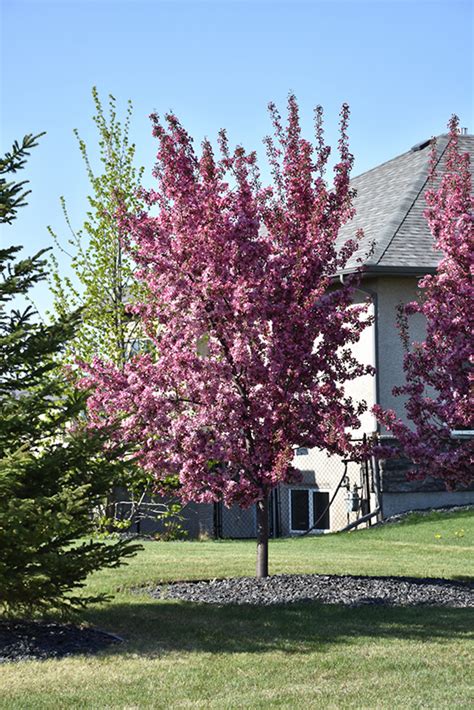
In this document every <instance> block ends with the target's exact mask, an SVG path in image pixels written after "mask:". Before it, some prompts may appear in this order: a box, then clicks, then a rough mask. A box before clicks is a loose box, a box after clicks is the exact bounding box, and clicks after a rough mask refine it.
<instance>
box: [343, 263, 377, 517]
mask: <svg viewBox="0 0 474 710" xmlns="http://www.w3.org/2000/svg"><path fill="white" fill-rule="evenodd" d="M339 279H340V281H341V283H342V284H343V283H344V274H340V275H339ZM355 289H356V290H357V291H361V292H362V293H365V294H367V295H368V296H369V297H370V299H371V300H372V303H373V306H374V329H373V334H372V362H373V363H374V367H375V379H374V400H375V402H374V403H375V404H380V374H379V362H380V358H379V302H378V293H377V291H374V290H373V289H371V288H369V287H368V286H361V285H358V286H356V287H355ZM372 433H373V434H377V435H378V434H379V433H380V424H379V422H378V420H377V419H376V420H375V432H372ZM372 464H373V467H374V487H375V493H376V496H377V510H378V511H380V519H383V501H382V491H381V486H380V469H379V463H378V460H377V459H376V458H375V457H374V456H373V457H372Z"/></svg>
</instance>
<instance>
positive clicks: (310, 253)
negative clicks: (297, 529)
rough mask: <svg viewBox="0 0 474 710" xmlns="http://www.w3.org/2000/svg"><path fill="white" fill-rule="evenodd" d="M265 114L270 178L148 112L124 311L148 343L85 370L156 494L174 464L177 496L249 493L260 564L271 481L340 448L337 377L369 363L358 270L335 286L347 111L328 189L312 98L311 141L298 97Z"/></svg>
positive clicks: (346, 252)
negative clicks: (149, 133)
mask: <svg viewBox="0 0 474 710" xmlns="http://www.w3.org/2000/svg"><path fill="white" fill-rule="evenodd" d="M270 113H271V116H272V120H273V126H274V136H273V137H272V138H270V137H269V138H267V139H266V140H265V143H266V147H267V154H268V159H269V162H270V166H271V171H272V174H273V184H272V186H271V187H266V188H263V187H262V186H261V183H260V179H259V173H258V169H257V159H256V155H255V153H247V152H246V151H245V150H244V149H243V148H242V147H237V148H236V149H235V150H234V151H230V150H229V145H228V141H227V137H226V134H225V132H224V131H222V132H221V133H220V137H219V157H218V158H216V157H215V156H214V153H213V149H212V147H211V144H210V143H209V142H208V141H207V140H205V141H204V142H203V144H202V149H201V151H200V154H199V155H198V154H196V152H195V150H194V148H193V144H192V139H191V138H190V136H189V135H188V134H187V133H186V131H185V130H184V128H183V127H182V125H181V124H180V123H179V121H178V120H177V118H176V117H175V116H174V115H173V114H170V115H167V116H166V117H165V121H164V122H161V121H160V120H159V118H158V117H157V116H156V115H153V116H152V117H151V119H152V122H153V133H154V135H155V136H156V138H157V139H158V145H159V148H158V154H157V163H156V168H155V171H154V175H155V177H156V179H157V185H156V188H155V189H153V190H150V191H149V192H148V193H147V195H146V200H147V202H148V204H149V205H150V206H153V207H154V211H155V215H156V216H152V215H151V214H142V215H140V216H139V217H137V216H135V215H133V214H123V215H122V216H121V221H122V225H123V226H124V227H125V229H123V230H122V231H123V232H125V233H127V234H129V235H131V236H130V243H129V245H128V246H129V248H130V249H132V250H133V256H134V260H135V262H136V263H137V264H138V270H137V273H136V277H137V278H138V279H139V280H140V281H141V282H143V283H144V285H145V286H146V290H147V293H148V297H147V299H146V301H144V302H143V303H139V304H138V305H134V306H133V309H132V311H133V314H134V317H135V318H138V319H140V321H141V323H142V324H143V329H144V331H145V333H146V336H147V338H148V339H149V340H150V341H152V342H153V344H154V348H153V350H154V353H155V354H154V355H152V354H150V353H144V354H140V355H137V356H136V357H134V358H133V359H132V360H131V361H129V362H128V363H127V364H126V366H125V368H124V369H123V370H122V371H120V370H118V369H117V368H116V367H115V366H114V365H113V364H111V363H107V362H101V361H99V360H96V361H95V362H93V363H92V366H89V367H85V375H84V378H83V385H84V386H87V387H90V386H91V385H92V386H93V387H94V391H93V394H92V396H91V397H90V399H89V411H90V416H91V420H92V423H93V425H94V426H99V427H100V426H101V424H102V423H107V424H110V423H112V422H113V423H114V424H115V425H117V424H119V432H120V436H121V437H122V438H123V439H125V440H126V441H127V442H134V443H135V444H136V447H137V455H138V457H139V460H140V462H141V464H142V465H143V466H144V467H145V469H147V470H149V471H151V472H152V473H153V475H154V477H155V480H156V489H157V491H158V492H159V491H160V490H162V489H163V487H164V486H165V483H166V481H168V480H170V477H173V476H174V477H179V484H180V488H179V490H180V495H181V498H182V499H183V501H189V500H193V501H198V502H213V501H219V500H222V501H223V502H224V503H225V504H226V505H227V506H231V505H233V504H237V505H239V506H241V507H248V506H250V505H252V504H256V508H257V533H258V539H257V576H258V577H263V576H266V575H267V574H268V496H269V493H270V492H271V491H272V489H273V488H274V487H275V486H278V485H279V484H280V483H290V482H292V481H296V480H298V477H299V474H298V472H297V470H296V469H295V468H294V466H293V456H294V450H295V448H296V447H298V446H306V447H322V448H325V449H327V450H328V451H329V452H333V453H339V454H347V452H348V451H349V449H350V446H351V444H350V437H349V434H348V428H355V427H357V426H358V425H359V415H360V414H361V413H362V411H364V409H365V404H364V403H355V402H353V401H352V400H351V398H350V397H348V396H347V395H346V394H345V392H344V385H345V383H346V382H347V381H348V380H351V379H353V378H355V377H358V376H360V375H363V374H365V373H366V372H367V371H368V369H369V368H367V367H365V366H363V365H361V364H359V363H358V362H357V361H356V360H355V359H354V357H353V356H352V354H351V349H350V348H351V344H352V343H354V342H355V341H357V340H358V338H359V336H360V334H361V331H362V330H363V328H364V327H365V325H366V324H367V323H368V317H367V315H366V306H365V305H352V303H351V301H352V295H353V285H354V283H353V282H348V283H345V284H343V285H341V284H339V283H338V284H337V288H334V286H333V282H334V275H335V274H336V272H337V271H338V270H340V269H342V268H343V267H344V265H345V263H346V262H347V260H348V258H349V257H350V256H351V254H352V253H353V252H354V250H355V249H356V247H357V243H356V240H354V241H351V242H348V243H346V244H345V246H344V247H343V248H342V249H339V250H338V249H336V238H337V236H338V232H339V229H340V227H341V225H342V224H343V223H345V222H346V221H347V220H348V219H350V217H351V216H352V214H353V209H352V205H351V199H352V194H351V189H350V186H349V174H350V170H351V166H352V162H353V158H352V155H351V154H350V152H349V148H348V138H347V124H348V117H349V109H348V107H347V106H346V105H344V106H343V108H342V112H341V123H340V139H339V159H338V162H337V163H336V165H335V167H334V181H333V186H332V187H331V189H329V187H328V185H327V184H326V182H325V180H324V178H323V175H324V171H325V166H326V163H327V160H328V157H329V153H330V149H329V147H328V146H327V145H326V144H325V141H324V136H323V127H322V110H321V108H318V109H316V140H315V144H314V145H313V144H312V143H311V142H310V141H308V140H306V139H305V138H303V137H302V135H301V128H300V122H299V117H298V106H297V103H296V100H295V98H294V97H293V96H291V97H290V98H289V104H288V121H287V123H286V125H283V124H282V121H281V118H280V116H279V114H278V112H277V110H276V108H275V106H274V105H270Z"/></svg>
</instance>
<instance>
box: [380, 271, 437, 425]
mask: <svg viewBox="0 0 474 710" xmlns="http://www.w3.org/2000/svg"><path fill="white" fill-rule="evenodd" d="M376 288H377V306H378V342H379V348H378V383H379V403H380V404H381V405H382V407H384V408H386V409H394V410H395V412H396V413H397V414H398V415H399V416H400V417H402V419H404V420H405V421H406V417H405V409H404V399H403V398H402V397H395V396H394V395H393V394H392V389H393V387H395V386H397V385H401V384H403V383H404V382H405V373H404V371H403V356H404V348H403V345H402V341H401V339H400V334H399V332H398V328H397V307H398V305H399V304H400V303H408V302H410V301H414V300H416V298H417V293H418V289H417V280H416V279H415V278H393V277H392V278H388V277H387V278H384V279H378V283H377V287H376ZM409 324H410V340H411V341H420V340H423V338H424V336H425V327H424V319H423V317H422V316H420V315H414V316H410V319H409Z"/></svg>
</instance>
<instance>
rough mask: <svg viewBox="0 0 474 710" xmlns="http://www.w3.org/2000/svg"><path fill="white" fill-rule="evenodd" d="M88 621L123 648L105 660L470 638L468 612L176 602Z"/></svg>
mask: <svg viewBox="0 0 474 710" xmlns="http://www.w3.org/2000/svg"><path fill="white" fill-rule="evenodd" d="M87 620H88V621H89V622H90V623H92V624H94V625H95V626H97V627H99V628H100V629H103V630H105V631H109V632H112V633H114V634H119V635H120V636H122V637H123V638H124V641H125V643H123V644H121V645H120V646H116V647H113V648H111V649H110V650H108V651H106V653H107V654H108V655H117V654H142V655H144V656H147V657H156V656H162V655H163V654H166V653H169V652H173V651H179V652H189V653H192V652H205V653H220V654H222V653H228V654H234V653H256V654H259V653H265V652H271V651H280V652H283V653H287V654H293V653H314V652H324V651H326V650H328V649H329V648H330V647H332V646H334V645H347V646H350V645H351V644H355V643H358V642H360V639H361V638H365V639H367V642H373V641H374V640H378V639H387V640H390V639H393V640H395V639H399V640H414V641H419V642H423V641H430V640H440V639H441V640H442V639H446V640H448V639H450V640H453V639H463V638H468V637H469V629H470V628H472V624H473V621H474V610H471V609H451V608H444V607H388V606H381V605H370V606H369V605H368V606H363V607H345V606H339V605H323V604H318V603H314V602H304V603H298V604H293V605H286V606H273V607H253V606H237V605H229V606H217V605H212V604H197V603H190V602H179V601H171V600H165V601H157V600H153V599H150V601H143V600H142V599H140V600H138V599H137V600H136V601H133V602H130V603H113V602H112V603H111V604H109V605H108V606H107V607H102V608H95V609H91V610H90V611H89V612H88V614H87Z"/></svg>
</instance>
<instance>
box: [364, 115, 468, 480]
mask: <svg viewBox="0 0 474 710" xmlns="http://www.w3.org/2000/svg"><path fill="white" fill-rule="evenodd" d="M449 129H450V131H449V144H448V147H447V149H446V154H447V157H446V163H445V168H444V171H443V175H442V177H441V180H440V181H439V178H437V177H436V175H435V171H434V165H435V163H436V147H435V146H433V154H432V155H433V159H432V165H433V169H432V180H433V187H432V188H431V189H430V190H429V191H428V192H427V195H426V200H427V209H426V211H425V217H426V219H427V220H428V224H429V226H430V229H431V232H432V234H433V238H434V241H435V245H436V248H437V249H438V250H439V251H440V252H441V253H442V259H441V261H440V263H439V265H438V268H437V270H436V273H435V274H434V275H432V276H426V277H425V278H424V279H423V280H422V281H421V282H420V288H421V299H420V302H419V303H418V302H414V303H409V304H407V305H406V306H405V307H403V308H402V309H401V311H400V319H399V323H400V331H401V336H402V339H403V342H404V345H405V348H406V354H405V358H404V370H405V375H406V383H405V384H404V385H402V386H401V387H396V388H395V389H394V394H397V395H405V396H406V397H407V400H406V403H405V409H406V414H407V417H408V420H409V424H408V425H407V424H405V423H403V422H402V421H401V420H400V419H399V418H398V417H397V416H396V414H395V412H394V411H393V410H386V411H384V410H382V408H381V407H376V408H375V410H376V414H377V416H378V418H379V420H380V421H381V422H382V423H383V424H384V425H385V426H386V427H387V429H388V430H389V431H390V432H391V433H392V434H393V435H394V436H395V437H396V438H397V440H398V442H399V444H400V446H401V450H402V452H403V453H404V454H405V455H406V456H408V457H409V458H410V459H411V461H412V462H413V463H414V464H416V469H413V470H412V471H411V472H410V477H411V478H425V477H426V476H428V475H432V476H435V477H437V478H441V479H443V480H444V481H445V482H446V484H447V486H448V488H453V487H454V486H455V485H456V484H457V483H470V482H471V481H472V480H473V471H474V466H473V464H474V462H473V453H474V439H472V438H469V437H466V438H464V437H463V438H461V437H459V436H456V431H458V432H461V431H462V430H472V429H474V418H473V412H474V407H473V405H474V397H473V369H472V365H473V359H472V358H473V352H474V347H473V346H474V335H473V334H474V308H473V303H474V284H473V267H474V198H473V196H472V190H471V172H470V166H469V155H468V154H461V153H460V151H459V145H458V144H459V140H458V134H459V128H458V119H457V117H456V116H453V118H452V119H451V121H450V123H449ZM436 182H437V183H438V186H437V187H435V184H436ZM413 313H421V314H422V315H423V316H424V317H425V320H426V338H425V340H424V341H423V342H421V343H413V344H412V346H411V348H410V342H409V332H408V317H409V316H410V315H411V314H413ZM453 432H454V435H453ZM389 453H390V452H389ZM392 453H393V452H392Z"/></svg>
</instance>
